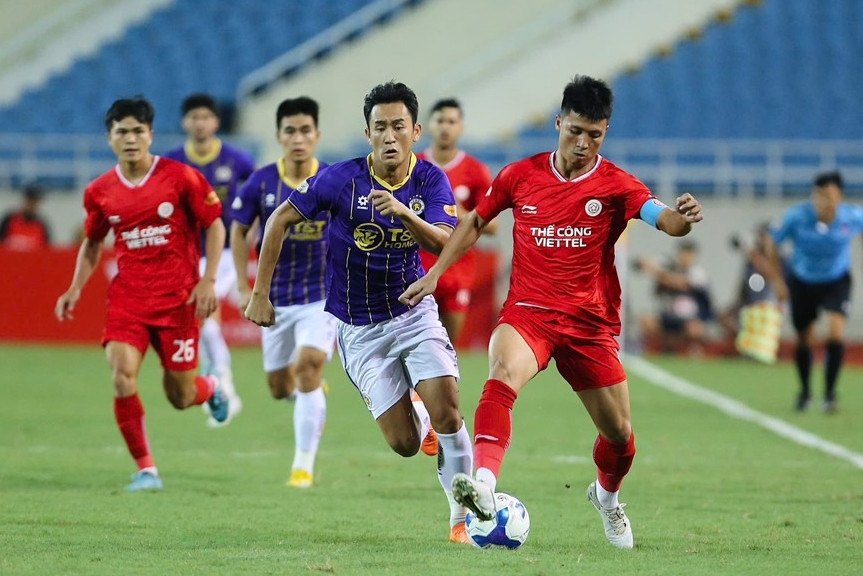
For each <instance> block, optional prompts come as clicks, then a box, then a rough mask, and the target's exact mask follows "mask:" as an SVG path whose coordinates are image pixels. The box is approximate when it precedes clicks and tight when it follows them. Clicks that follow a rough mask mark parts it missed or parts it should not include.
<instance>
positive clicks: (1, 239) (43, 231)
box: [0, 212, 51, 251]
mask: <svg viewBox="0 0 863 576" xmlns="http://www.w3.org/2000/svg"><path fill="white" fill-rule="evenodd" d="M50 239H51V236H50V234H49V233H48V226H47V225H46V224H45V222H44V221H43V220H42V219H41V218H39V217H38V216H35V215H28V214H25V213H23V212H15V213H14V214H10V215H8V216H6V217H5V218H4V219H3V221H2V222H0V245H2V246H3V247H4V248H9V249H10V250H21V251H27V250H40V249H42V248H46V247H47V246H48V243H49V242H50Z"/></svg>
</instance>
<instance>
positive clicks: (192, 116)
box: [165, 94, 255, 427]
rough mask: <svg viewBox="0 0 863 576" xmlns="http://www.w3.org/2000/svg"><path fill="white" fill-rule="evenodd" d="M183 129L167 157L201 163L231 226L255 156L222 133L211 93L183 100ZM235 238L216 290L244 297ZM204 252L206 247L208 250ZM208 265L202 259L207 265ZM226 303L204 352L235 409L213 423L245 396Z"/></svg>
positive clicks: (208, 323)
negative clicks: (226, 323)
mask: <svg viewBox="0 0 863 576" xmlns="http://www.w3.org/2000/svg"><path fill="white" fill-rule="evenodd" d="M181 112H182V115H183V130H185V132H186V134H187V135H188V139H187V140H186V143H185V144H184V145H183V146H182V147H180V148H176V149H174V150H171V151H169V152H168V153H167V154H165V157H166V158H171V159H173V160H177V161H179V162H182V163H184V164H188V165H189V166H193V167H194V168H197V169H198V170H199V171H200V172H201V173H202V174H203V175H204V177H205V178H206V179H207V182H209V183H210V186H212V187H213V190H215V191H216V194H218V196H219V199H220V200H221V201H222V206H223V207H224V209H223V210H222V221H223V222H224V223H225V229H227V230H230V228H231V219H232V218H231V210H230V206H231V202H233V200H234V198H235V197H236V195H237V189H238V188H239V186H240V184H242V183H243V182H244V181H245V180H246V179H247V178H248V177H249V176H250V175H251V174H252V172H253V171H254V170H255V162H254V160H252V157H251V156H249V155H248V154H247V153H245V152H243V151H242V150H239V149H237V148H234V147H233V146H229V145H228V144H225V143H223V142H222V141H221V140H220V139H219V138H217V137H216V132H217V131H218V129H219V107H218V104H217V103H216V100H215V99H214V98H213V97H212V96H210V95H209V94H192V95H190V96H189V97H187V98H186V99H185V100H183V104H182V107H181ZM228 242H229V238H225V251H224V253H223V254H222V258H221V260H220V261H219V269H218V273H217V274H216V296H217V297H218V298H219V300H220V301H221V300H224V299H226V298H230V299H232V300H234V301H236V300H237V299H238V292H237V275H236V273H235V272H234V266H233V265H232V264H231V256H230V253H229V252H228ZM202 253H203V252H202ZM205 265H206V261H205V259H203V258H202V259H201V264H200V266H201V270H203V269H204V266H205ZM220 319H221V307H220V308H219V309H217V310H216V312H215V314H213V315H212V316H210V317H209V318H207V319H206V320H205V321H204V322H203V324H202V325H201V336H200V342H201V346H200V348H201V350H200V358H201V364H202V370H204V373H215V374H218V375H219V376H220V378H221V380H222V384H223V386H224V389H225V393H226V394H227V395H228V396H229V397H230V400H231V403H230V414H229V415H228V419H227V420H225V421H224V422H221V423H220V422H216V420H214V419H213V418H212V417H211V418H210V419H209V420H208V421H207V423H208V424H209V425H210V426H212V427H215V426H219V425H225V424H228V422H230V421H231V419H232V418H233V417H234V416H236V415H237V413H239V411H240V410H241V409H242V406H243V404H242V401H241V400H240V397H239V396H238V395H237V392H236V388H235V387H234V378H233V373H232V371H231V352H230V350H228V344H227V343H226V342H225V337H224V336H223V335H222V329H221V326H220Z"/></svg>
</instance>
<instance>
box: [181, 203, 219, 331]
mask: <svg viewBox="0 0 863 576" xmlns="http://www.w3.org/2000/svg"><path fill="white" fill-rule="evenodd" d="M224 245H225V224H224V223H223V222H222V219H221V218H216V219H215V220H213V222H212V224H210V225H209V226H208V227H207V229H206V231H205V232H204V256H205V257H206V259H207V267H206V268H205V269H204V274H203V275H202V276H201V279H200V280H198V283H197V284H196V285H195V288H194V289H193V290H192V293H191V294H190V295H189V299H188V300H187V301H186V304H191V303H192V302H194V303H195V316H197V317H198V318H200V319H201V320H203V319H205V318H207V317H208V316H209V315H210V314H212V313H213V312H215V311H216V307H218V305H219V299H218V298H217V297H216V273H217V271H218V270H219V260H220V259H221V257H222V249H223V248H222V247H223V246H224Z"/></svg>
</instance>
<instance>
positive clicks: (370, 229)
mask: <svg viewBox="0 0 863 576" xmlns="http://www.w3.org/2000/svg"><path fill="white" fill-rule="evenodd" d="M383 243H384V231H383V229H382V228H381V227H380V226H378V225H377V224H375V223H374V222H364V223H363V224H360V225H359V226H357V227H356V228H354V244H356V245H357V248H359V249H360V250H362V251H363V252H371V251H372V250H374V249H375V248H378V247H379V246H380V245H381V244H383Z"/></svg>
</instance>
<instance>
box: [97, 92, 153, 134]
mask: <svg viewBox="0 0 863 576" xmlns="http://www.w3.org/2000/svg"><path fill="white" fill-rule="evenodd" d="M129 116H131V117H132V118H134V119H135V120H137V121H138V122H140V123H141V124H146V125H147V126H149V127H150V128H152V127H153V118H155V117H156V111H155V110H153V105H152V104H150V102H149V101H148V100H147V99H146V98H144V97H143V96H135V97H134V98H121V99H119V100H114V103H113V104H111V107H110V108H108V111H107V112H105V129H106V130H108V132H110V131H111V127H112V126H114V122H119V121H121V120H122V119H123V118H128V117H129Z"/></svg>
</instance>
